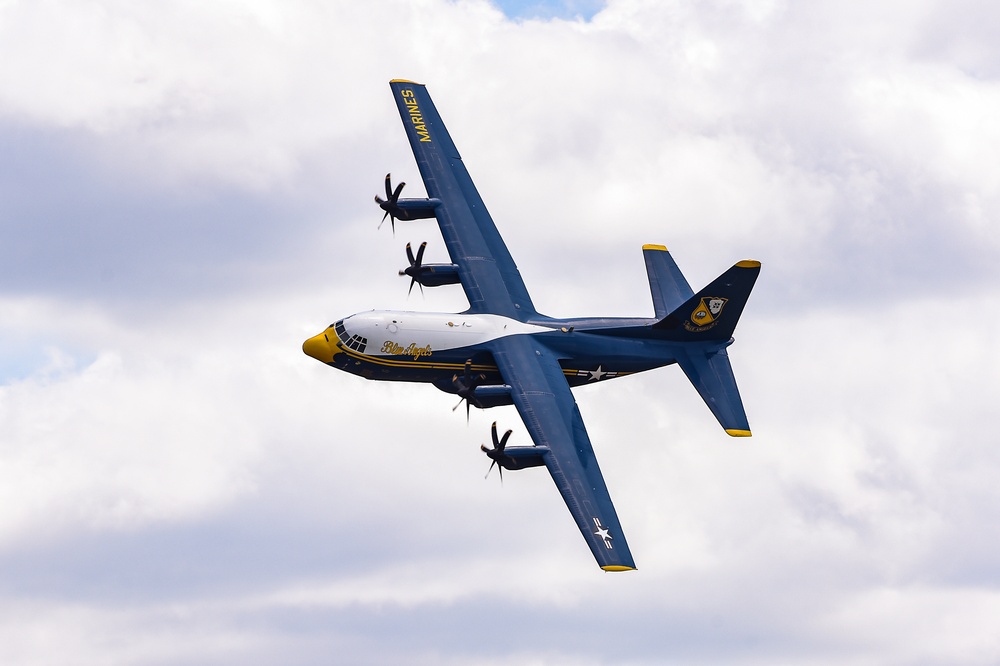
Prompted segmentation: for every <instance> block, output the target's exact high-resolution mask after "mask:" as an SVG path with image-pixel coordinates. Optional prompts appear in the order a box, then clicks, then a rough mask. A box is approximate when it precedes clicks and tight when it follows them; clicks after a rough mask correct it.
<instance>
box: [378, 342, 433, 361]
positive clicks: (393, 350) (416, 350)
mask: <svg viewBox="0 0 1000 666" xmlns="http://www.w3.org/2000/svg"><path fill="white" fill-rule="evenodd" d="M382 353H383V354H392V355H393V356H412V357H413V360H414V361H419V360H420V357H421V356H430V355H431V354H433V353H434V352H433V351H431V346H430V345H424V346H423V347H418V346H417V343H416V342H411V343H410V344H409V346H407V347H403V346H402V345H397V344H396V343H395V342H393V341H392V340H386V342H385V344H383V345H382Z"/></svg>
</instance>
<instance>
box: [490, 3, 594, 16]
mask: <svg viewBox="0 0 1000 666" xmlns="http://www.w3.org/2000/svg"><path fill="white" fill-rule="evenodd" d="M494 3H495V4H496V5H497V7H499V8H500V10H501V11H502V12H503V13H504V14H506V15H507V17H508V18H511V19H533V18H541V19H552V18H561V19H575V18H577V17H579V18H582V19H584V20H586V21H589V20H590V19H592V18H593V17H594V15H595V14H596V13H597V12H599V11H601V10H602V9H604V1H603V0H494Z"/></svg>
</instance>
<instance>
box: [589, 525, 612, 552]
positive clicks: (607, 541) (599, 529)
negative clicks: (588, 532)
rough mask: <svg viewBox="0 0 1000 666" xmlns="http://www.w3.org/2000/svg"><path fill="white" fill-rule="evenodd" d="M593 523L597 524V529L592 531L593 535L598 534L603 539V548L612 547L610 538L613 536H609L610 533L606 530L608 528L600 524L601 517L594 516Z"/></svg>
mask: <svg viewBox="0 0 1000 666" xmlns="http://www.w3.org/2000/svg"><path fill="white" fill-rule="evenodd" d="M594 524H595V525H597V531H596V532H594V536H599V537H601V538H602V539H604V546H605V548H607V549H608V550H611V549H612V547H611V539H613V538H614V537H612V536H611V533H610V531H609V530H608V528H606V527H604V526H603V525H601V519H600V518H594Z"/></svg>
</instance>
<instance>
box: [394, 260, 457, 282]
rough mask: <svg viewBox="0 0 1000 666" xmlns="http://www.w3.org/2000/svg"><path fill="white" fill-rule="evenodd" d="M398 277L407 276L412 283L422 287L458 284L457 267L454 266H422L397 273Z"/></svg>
mask: <svg viewBox="0 0 1000 666" xmlns="http://www.w3.org/2000/svg"><path fill="white" fill-rule="evenodd" d="M399 274H400V275H409V276H410V277H411V278H413V280H414V282H416V283H418V284H420V285H422V286H424V287H440V286H442V285H446V284H458V283H459V282H461V280H460V279H459V277H458V266H457V265H456V264H423V265H422V266H416V267H411V268H408V269H403V270H401V271H399Z"/></svg>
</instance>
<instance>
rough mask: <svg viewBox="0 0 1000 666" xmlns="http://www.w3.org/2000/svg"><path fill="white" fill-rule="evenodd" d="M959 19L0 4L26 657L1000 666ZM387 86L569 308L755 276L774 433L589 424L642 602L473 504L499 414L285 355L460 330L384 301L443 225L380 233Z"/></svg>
mask: <svg viewBox="0 0 1000 666" xmlns="http://www.w3.org/2000/svg"><path fill="white" fill-rule="evenodd" d="M949 8H950V6H945V5H943V4H941V3H934V2H925V3H917V4H913V3H890V4H887V5H882V6H879V7H877V8H873V7H869V6H864V7H862V6H861V5H852V4H850V3H848V4H846V5H845V4H844V3H833V2H829V3H811V4H810V5H809V6H808V7H806V6H805V5H794V4H789V3H782V2H716V3H704V2H698V3H694V2H683V1H677V2H669V3H650V2H643V1H640V0H621V1H617V2H615V1H612V2H609V3H608V4H607V7H605V8H604V9H603V10H602V11H600V12H598V13H597V14H596V15H595V16H594V17H593V19H592V20H591V21H575V20H552V21H545V20H523V21H516V22H515V21H510V20H507V19H505V18H504V16H503V14H502V13H501V12H500V11H499V10H498V9H497V8H496V7H495V6H494V5H492V4H490V3H487V2H481V1H473V0H466V1H462V2H446V1H443V0H421V1H420V2H390V1H385V2H375V3H366V4H360V3H348V2H343V3H340V2H338V3H327V4H321V5H317V4H314V3H309V2H295V3H280V4H279V3H272V2H255V3H231V2H222V1H219V2H214V3H207V4H206V3H173V4H138V5H137V4H135V3H117V2H113V1H106V2H98V1H96V0H95V1H93V2H87V3H66V2H55V1H53V2H45V3H27V2H8V3H6V4H4V5H3V6H2V7H0V142H2V144H3V146H4V147H5V148H6V150H4V151H2V152H0V194H2V196H3V198H4V202H5V203H4V206H3V207H0V208H3V211H2V212H0V220H2V223H0V285H3V286H2V292H0V345H2V347H0V350H2V353H0V373H2V374H0V380H2V382H3V383H2V385H0V562H2V566H3V568H4V571H5V572H7V573H8V575H6V576H5V582H4V583H3V585H0V595H2V596H3V599H4V604H3V606H4V608H5V609H7V610H6V612H5V613H3V614H2V616H0V639H2V640H0V661H5V662H11V663H26V664H43V663H79V664H91V663H94V664H96V663H107V662H108V661H114V662H115V663H130V664H155V663H176V662H178V661H181V662H185V663H206V664H209V663H211V664H224V663H245V662H246V661H248V660H253V661H255V662H257V663H288V661H289V655H299V656H298V657H297V658H298V661H300V662H312V661H318V660H328V658H329V654H331V653H335V654H338V655H339V656H341V657H342V658H343V659H345V660H349V661H352V662H356V663H366V660H367V661H368V662H370V663H384V662H386V661H390V662H391V661H395V660H402V659H408V660H410V661H411V662H414V663H421V662H424V663H449V662H451V663H492V664H496V663H524V662H526V661H529V662H530V661H534V662H536V663H587V661H588V660H589V661H590V662H591V663H651V662H660V661H664V660H667V661H674V662H677V663H718V662H726V663H747V664H751V663H774V662H776V661H778V662H782V661H785V662H796V663H814V664H826V663H838V664H841V663H872V662H878V663H928V664H933V663H954V662H955V661H961V662H963V663H992V662H993V661H996V659H997V656H998V654H1000V645H998V644H997V642H996V639H995V638H994V637H995V636H997V635H1000V631H998V630H997V629H998V627H997V626H996V619H995V618H996V617H997V613H996V612H995V610H996V609H995V607H996V604H997V596H996V594H995V588H996V584H997V581H998V570H997V567H996V564H995V563H996V561H997V557H996V546H995V545H994V544H993V543H992V542H991V540H990V539H989V536H988V535H989V534H991V533H992V530H993V526H994V525H995V524H996V518H997V512H998V507H1000V497H998V496H997V492H996V490H995V483H994V482H993V479H995V477H996V473H997V468H998V466H1000V457H998V456H997V455H996V453H995V452H994V451H993V448H994V447H993V446H992V441H991V439H990V435H989V424H990V423H991V418H992V412H993V411H995V410H994V405H993V402H995V401H994V400H993V395H994V394H995V393H996V391H995V390H994V388H993V384H994V383H995V381H994V380H993V378H994V377H995V376H996V375H997V374H998V372H1000V367H998V365H1000V357H998V356H997V354H996V353H994V352H992V351H991V347H990V344H989V343H990V341H989V338H988V336H989V334H990V331H992V330H993V328H995V327H994V326H993V324H994V323H995V320H996V317H995V316H993V314H992V313H993V310H994V309H995V307H994V306H995V305H996V304H997V302H998V300H1000V299H998V296H997V293H996V290H995V288H993V287H992V285H993V284H996V278H997V271H996V268H995V266H994V262H993V261H992V257H993V255H994V254H995V250H996V247H997V242H998V237H997V232H996V230H995V228H994V225H992V224H991V223H990V221H991V220H992V219H994V218H996V217H997V213H998V198H997V178H998V175H997V174H998V173H1000V168H998V165H997V164H996V159H995V157H994V155H995V154H996V150H995V146H996V143H997V139H998V137H997V136H996V131H995V130H994V129H993V123H992V122H991V121H990V119H991V118H993V117H996V115H997V113H996V112H997V108H996V107H997V106H998V100H997V97H996V94H995V83H994V81H993V80H992V78H991V77H993V76H994V74H995V72H994V71H993V69H995V67H993V65H992V64H991V63H993V62H995V61H996V57H995V56H996V48H995V46H994V45H993V41H991V39H990V38H989V37H988V36H985V35H984V34H983V32H982V31H983V28H981V26H980V23H981V24H982V25H986V24H988V23H989V22H988V21H987V20H986V19H987V18H988V17H989V14H990V12H992V9H990V8H989V7H987V6H985V5H982V4H979V3H975V2H968V3H964V5H963V11H962V12H959V13H960V14H961V15H962V17H968V16H975V15H977V14H979V15H981V16H982V17H983V21H981V22H976V21H973V20H972V19H971V18H960V17H958V16H957V15H955V14H954V13H953V12H951V11H950V9H949ZM994 23H995V22H994ZM394 77H406V78H412V79H417V80H422V81H424V82H426V83H427V84H428V86H429V90H430V92H431V94H432V95H433V97H434V99H435V101H436V103H437V105H438V107H439V109H440V110H441V112H442V114H443V116H444V118H445V120H446V121H447V123H448V126H449V129H450V130H451V132H452V134H453V135H454V137H455V139H456V142H457V144H458V145H459V147H460V148H461V150H462V152H463V156H464V158H465V160H466V162H467V164H468V165H469V168H470V170H471V172H472V174H473V176H474V178H475V179H476V182H477V184H478V185H479V187H480V189H481V191H482V193H483V196H484V199H485V200H486V202H487V204H488V205H489V207H490V210H491V212H492V213H493V215H494V217H495V219H496V220H497V222H498V225H499V226H500V229H501V231H502V233H503V234H504V237H505V239H506V240H507V241H508V243H509V245H510V247H511V249H512V252H513V254H514V256H515V258H516V259H517V260H518V262H519V266H520V269H521V271H522V274H523V275H524V276H525V278H526V281H527V282H528V285H529V288H530V289H531V291H532V295H533V298H534V300H535V303H536V304H537V305H538V306H539V307H541V308H542V309H544V310H545V311H548V312H550V313H552V314H560V315H575V314H603V313H608V314H636V315H641V314H648V313H649V312H650V311H651V307H650V304H649V296H648V290H647V287H646V283H645V276H644V272H643V267H642V261H641V257H640V254H639V247H640V246H641V244H642V243H646V242H658V243H665V244H667V245H668V246H669V247H670V248H671V250H672V251H673V253H674V256H675V257H676V259H677V261H678V263H679V264H680V265H681V267H682V268H683V269H684V270H685V272H686V274H687V275H688V277H689V279H690V281H691V283H692V284H693V285H695V284H697V285H701V284H705V283H707V282H708V281H709V280H711V279H712V278H713V277H715V275H717V274H718V273H720V272H721V271H722V270H724V269H725V268H726V267H727V266H728V265H729V264H730V262H732V261H735V260H738V259H742V258H758V259H761V260H762V261H763V262H764V268H763V272H762V274H761V278H760V281H759V282H758V285H757V288H756V291H755V293H754V295H753V297H752V299H751V301H750V304H749V307H748V309H747V311H746V313H745V316H744V320H743V322H742V323H741V326H740V329H739V330H738V331H737V339H738V342H737V344H736V345H735V346H734V347H733V348H732V352H731V353H732V359H733V364H734V366H735V368H736V373H737V377H738V379H739V381H740V385H741V388H742V389H743V394H744V400H745V402H746V405H747V408H748V412H749V416H750V420H751V425H752V427H753V429H754V433H755V437H754V438H753V439H751V440H749V441H734V440H731V439H730V438H728V437H726V436H725V435H724V434H723V433H721V432H720V431H719V430H718V427H717V424H716V423H715V422H714V420H713V419H712V418H711V416H710V414H709V412H708V410H707V409H706V408H705V406H704V405H703V404H702V403H701V401H700V399H699V398H698V396H697V394H696V393H695V392H694V391H693V390H692V389H691V387H690V386H689V385H688V383H687V381H686V380H685V379H684V377H683V376H682V373H680V372H679V371H677V370H676V369H665V370H662V371H658V372H654V373H648V374H647V375H642V376H639V377H633V378H628V379H620V380H616V381H615V382H613V383H611V384H607V385H603V386H601V387H596V388H592V389H582V390H580V391H579V392H578V394H577V399H578V401H579V403H580V405H581V409H582V411H583V413H584V416H585V418H586V419H587V423H588V428H589V430H590V434H591V437H592V439H593V440H594V443H595V447H596V450H597V453H598V456H599V459H600V461H601V466H602V470H603V471H604V473H605V476H606V478H607V480H608V484H609V487H610V489H611V493H612V496H613V497H614V498H615V501H616V506H617V508H618V511H619V514H620V516H621V519H622V522H623V525H624V526H625V529H626V531H627V534H628V537H629V543H630V545H631V547H632V550H633V553H634V554H635V556H636V560H637V562H638V564H639V568H640V571H639V572H637V573H635V574H629V575H626V576H604V575H601V574H600V573H599V572H598V571H597V570H596V568H595V567H594V565H593V563H592V561H591V560H590V558H589V554H588V553H587V552H586V548H585V546H584V544H583V543H582V540H581V539H580V537H579V534H578V532H577V530H576V528H575V526H574V525H573V524H572V522H571V521H570V520H569V517H568V514H567V512H566V510H565V508H564V506H563V504H562V502H561V500H560V498H559V497H558V494H557V493H556V492H555V491H554V489H553V488H552V487H551V482H550V481H549V480H548V478H547V476H546V475H545V473H544V471H539V470H534V471H527V472H524V473H521V474H508V475H506V476H505V478H504V485H503V486H502V487H501V486H500V484H499V481H498V480H497V479H496V478H495V476H494V477H491V478H490V479H488V480H486V481H484V480H483V479H482V475H483V474H484V473H485V472H486V469H487V467H488V465H487V462H488V461H487V460H486V459H485V457H484V456H482V454H481V453H480V452H479V451H478V445H479V443H480V442H482V441H485V440H486V438H487V437H488V428H489V423H490V422H491V421H492V420H493V419H497V420H499V421H500V422H501V425H504V424H507V425H508V426H513V427H515V435H514V437H515V439H525V438H526V434H525V433H524V430H523V428H521V427H520V426H519V425H518V419H517V415H516V412H514V411H513V410H512V409H510V408H499V409H496V410H491V411H489V412H487V413H473V414H472V418H471V422H470V424H469V425H468V426H467V425H466V424H465V423H464V419H463V417H462V416H461V414H460V413H455V414H453V413H451V412H450V411H449V409H450V408H451V406H452V405H453V404H454V401H453V399H452V398H451V396H446V395H444V394H441V393H439V392H437V391H435V390H434V389H432V388H430V387H423V386H410V385H386V384H381V383H377V382H365V381H362V380H360V379H358V378H355V377H348V376H346V375H343V374H340V373H335V372H333V371H330V370H329V369H327V368H324V367H322V366H320V365H319V364H317V363H315V362H314V361H312V359H309V358H307V357H305V356H304V355H303V354H302V353H301V351H300V349H299V346H300V344H301V341H302V340H303V339H304V338H305V337H307V336H309V335H311V334H313V333H315V332H317V331H318V330H320V329H321V328H322V327H323V326H325V325H326V324H328V323H330V321H333V320H334V319H335V318H337V317H339V316H342V315H345V314H349V313H352V312H356V311H361V310H365V309H369V308H373V307H379V308H381V307H386V308H404V307H412V308H415V309H428V310H431V309H442V310H455V309H460V308H462V307H464V301H463V299H462V297H461V296H460V295H459V294H457V293H456V291H455V290H453V289H451V290H449V289H443V290H427V294H426V295H425V296H420V295H419V293H415V294H414V295H412V296H411V297H410V298H407V297H406V282H405V281H404V280H402V279H400V278H399V277H398V276H396V274H395V271H396V269H398V268H399V267H400V266H401V265H402V263H403V261H404V253H403V246H404V245H405V243H406V242H407V241H413V242H419V241H421V240H429V241H430V242H431V246H430V248H429V250H428V252H429V254H428V257H431V258H432V260H439V259H443V258H444V256H443V255H444V248H443V245H442V244H441V243H440V240H439V238H438V234H437V231H436V229H435V228H434V225H433V224H432V223H413V224H409V225H408V224H405V223H400V224H399V225H397V231H396V234H395V236H394V237H393V236H392V234H391V233H390V232H389V230H388V229H387V228H383V229H382V230H381V231H380V232H379V231H376V227H377V224H378V220H379V218H380V217H381V215H380V212H379V211H378V209H376V208H375V207H374V205H372V204H371V201H370V199H371V196H372V195H373V194H375V193H376V192H379V191H380V190H381V187H382V183H381V179H382V176H383V174H384V173H385V172H386V171H388V170H391V171H392V172H393V176H394V179H395V180H396V181H399V180H406V181H408V183H409V185H408V186H407V190H406V192H407V194H412V195H413V196H419V195H420V191H421V186H420V181H419V177H418V175H417V172H416V169H415V168H414V164H413V161H412V157H411V156H410V154H409V151H408V148H407V146H406V143H405V138H404V136H403V134H402V132H401V131H400V128H399V125H398V120H397V116H396V111H395V109H394V108H393V105H392V101H391V97H390V95H389V93H388V90H387V89H386V85H385V83H386V81H387V80H388V79H390V78H394ZM542 627H544V630H542V629H541V628H542ZM52 635H59V636H62V637H63V640H62V641H61V642H59V643H58V644H55V643H53V642H52V641H51V639H50V638H49V637H50V636H52ZM605 636H607V637H608V638H607V640H595V637H600V638H602V639H603V637H605ZM611 636H614V639H613V640H612V639H611V638H610V637H611ZM293 660H294V658H293Z"/></svg>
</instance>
